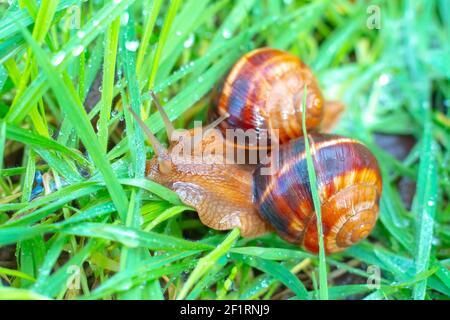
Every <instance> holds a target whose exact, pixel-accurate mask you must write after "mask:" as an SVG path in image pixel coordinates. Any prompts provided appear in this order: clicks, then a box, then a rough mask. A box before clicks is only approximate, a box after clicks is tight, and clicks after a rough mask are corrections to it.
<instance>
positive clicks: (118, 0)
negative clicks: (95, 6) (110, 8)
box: [113, 0, 122, 4]
mask: <svg viewBox="0 0 450 320" xmlns="http://www.w3.org/2000/svg"><path fill="white" fill-rule="evenodd" d="M121 2H122V0H113V4H119V3H121Z"/></svg>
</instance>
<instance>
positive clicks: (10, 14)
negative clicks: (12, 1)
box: [0, 0, 78, 39]
mask: <svg viewBox="0 0 450 320" xmlns="http://www.w3.org/2000/svg"><path fill="white" fill-rule="evenodd" d="M77 2H78V1H77V0H61V1H60V2H59V3H58V5H57V7H56V12H61V11H63V10H65V9H67V8H68V7H70V6H72V5H74V4H76V3H77ZM13 9H14V7H13V6H10V10H8V11H7V12H6V13H5V15H4V16H3V17H2V19H1V20H0V39H8V38H11V37H15V36H17V34H19V36H20V28H19V27H17V25H15V24H14V21H16V22H18V23H20V24H21V25H23V26H25V27H27V26H29V25H31V24H32V23H33V22H34V21H33V18H32V17H31V16H30V14H29V13H28V11H27V10H25V9H22V8H20V9H19V8H16V9H15V10H13ZM17 9H18V10H17Z"/></svg>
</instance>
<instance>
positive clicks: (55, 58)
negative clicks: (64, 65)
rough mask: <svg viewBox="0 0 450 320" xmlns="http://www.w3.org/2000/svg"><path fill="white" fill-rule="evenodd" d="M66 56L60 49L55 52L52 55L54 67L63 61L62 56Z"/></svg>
mask: <svg viewBox="0 0 450 320" xmlns="http://www.w3.org/2000/svg"><path fill="white" fill-rule="evenodd" d="M65 57H66V53H65V52H64V51H60V52H58V53H57V54H55V55H54V56H53V59H52V64H53V65H54V66H55V67H56V66H59V65H60V64H61V62H63V60H64V58H65Z"/></svg>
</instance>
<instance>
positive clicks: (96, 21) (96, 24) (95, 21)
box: [92, 20, 100, 27]
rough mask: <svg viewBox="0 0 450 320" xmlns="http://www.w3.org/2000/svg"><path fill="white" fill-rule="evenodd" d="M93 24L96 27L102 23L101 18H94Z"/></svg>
mask: <svg viewBox="0 0 450 320" xmlns="http://www.w3.org/2000/svg"><path fill="white" fill-rule="evenodd" d="M92 24H93V26H94V27H97V26H98V25H99V24H100V20H94V21H93V22H92Z"/></svg>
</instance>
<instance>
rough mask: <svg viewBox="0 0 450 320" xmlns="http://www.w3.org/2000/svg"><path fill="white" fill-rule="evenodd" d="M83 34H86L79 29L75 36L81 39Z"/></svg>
mask: <svg viewBox="0 0 450 320" xmlns="http://www.w3.org/2000/svg"><path fill="white" fill-rule="evenodd" d="M85 35H86V32H84V31H82V30H79V31H78V32H77V37H78V38H79V39H83V38H84V36H85Z"/></svg>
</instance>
